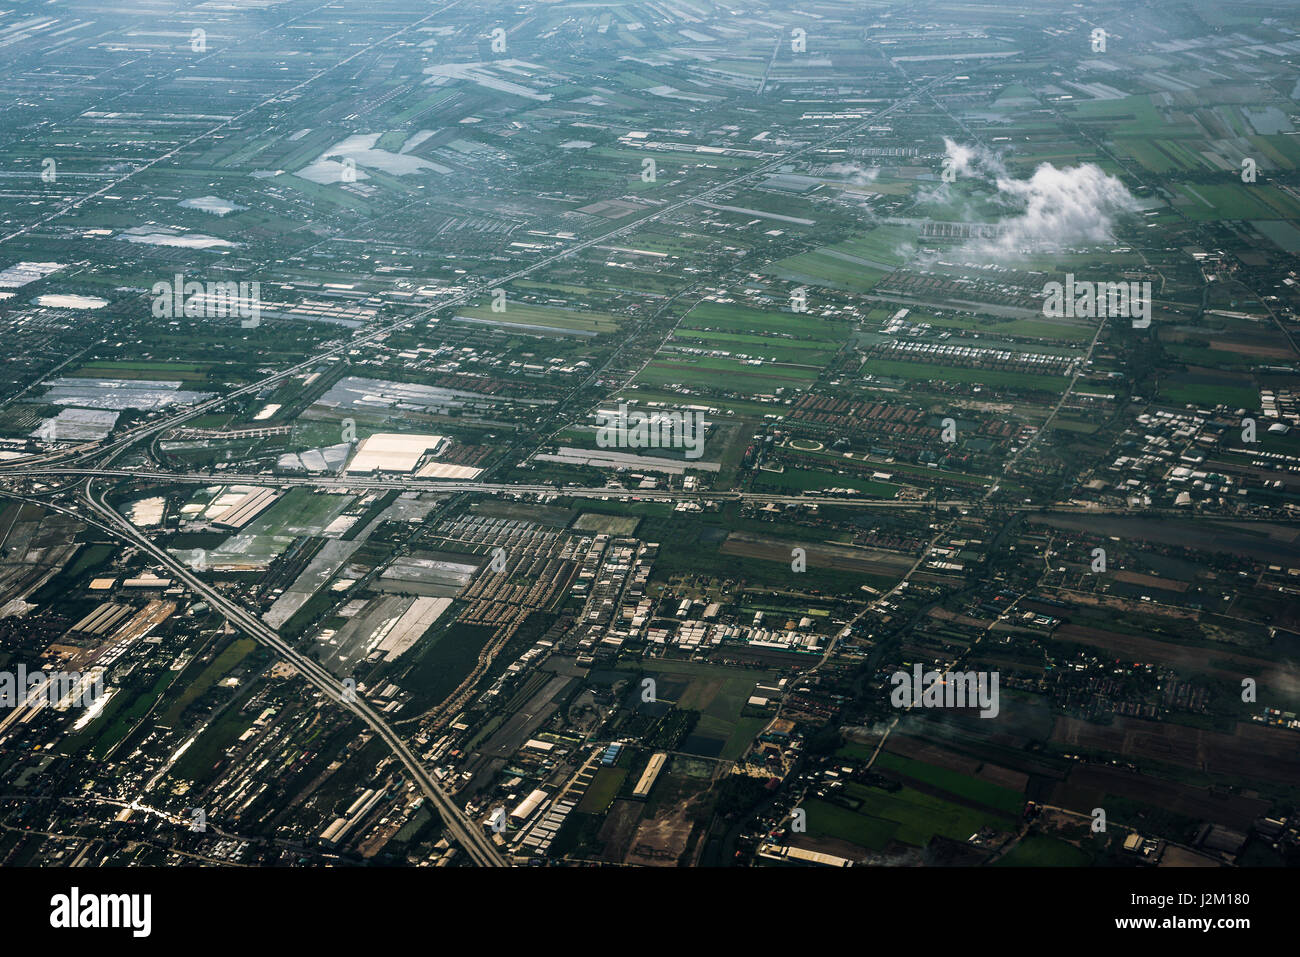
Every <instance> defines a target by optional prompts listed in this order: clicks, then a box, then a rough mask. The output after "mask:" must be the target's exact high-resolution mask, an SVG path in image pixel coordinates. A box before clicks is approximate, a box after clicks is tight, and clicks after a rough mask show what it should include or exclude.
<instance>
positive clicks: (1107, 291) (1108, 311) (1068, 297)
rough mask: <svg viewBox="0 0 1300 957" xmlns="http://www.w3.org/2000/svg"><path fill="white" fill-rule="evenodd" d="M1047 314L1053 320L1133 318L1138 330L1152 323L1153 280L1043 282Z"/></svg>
mask: <svg viewBox="0 0 1300 957" xmlns="http://www.w3.org/2000/svg"><path fill="white" fill-rule="evenodd" d="M1043 297H1044V298H1043V315H1044V316H1047V317H1049V318H1052V319H1075V318H1079V319H1099V318H1100V319H1105V318H1120V319H1132V320H1133V328H1134V329H1145V328H1146V327H1147V326H1149V325H1151V283H1150V281H1147V280H1143V281H1142V282H1089V281H1087V280H1084V281H1076V280H1075V278H1074V273H1066V274H1065V282H1064V283H1059V282H1049V283H1045V284H1044V285H1043Z"/></svg>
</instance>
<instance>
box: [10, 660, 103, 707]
mask: <svg viewBox="0 0 1300 957" xmlns="http://www.w3.org/2000/svg"><path fill="white" fill-rule="evenodd" d="M103 696H104V675H103V673H102V672H100V671H95V672H92V673H90V674H82V673H81V672H78V671H49V672H46V671H33V672H31V673H28V671H27V666H26V665H19V666H18V670H17V671H0V708H17V707H18V706H19V705H26V706H27V707H29V708H30V707H35V706H38V705H39V706H49V707H51V708H60V707H62V708H89V707H91V706H92V705H93V704H94V703H95V702H96V701H98V700H99V699H100V698H102V697H103Z"/></svg>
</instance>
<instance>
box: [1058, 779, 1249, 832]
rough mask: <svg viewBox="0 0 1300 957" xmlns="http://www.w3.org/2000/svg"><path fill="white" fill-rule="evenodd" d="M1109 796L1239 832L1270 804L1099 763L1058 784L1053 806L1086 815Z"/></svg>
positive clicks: (1117, 822)
mask: <svg viewBox="0 0 1300 957" xmlns="http://www.w3.org/2000/svg"><path fill="white" fill-rule="evenodd" d="M1108 794H1109V795H1112V796H1113V797H1117V798H1127V799H1129V800H1132V801H1139V802H1141V803H1143V804H1147V805H1150V806H1152V807H1158V808H1164V809H1165V810H1168V811H1172V812H1173V813H1175V814H1181V815H1183V816H1185V817H1191V818H1197V819H1200V820H1206V821H1214V822H1215V823H1216V824H1224V825H1226V826H1228V827H1234V828H1239V829H1248V828H1249V827H1250V825H1251V822H1253V821H1254V820H1255V819H1256V818H1257V817H1260V816H1262V815H1264V814H1265V813H1267V812H1268V809H1269V802H1268V801H1263V800H1260V799H1258V798H1249V797H1243V796H1242V795H1239V794H1223V793H1219V792H1214V791H1210V790H1208V789H1206V788H1198V787H1193V786H1192V785H1189V784H1179V783H1177V782H1174V781H1161V780H1159V779H1158V778H1153V777H1148V776H1146V775H1142V774H1138V773H1136V772H1134V771H1128V770H1125V769H1123V768H1112V767H1106V766H1104V765H1098V764H1081V765H1078V766H1077V767H1075V769H1074V770H1073V771H1071V772H1070V776H1069V778H1067V779H1066V780H1065V781H1062V782H1061V783H1059V784H1058V785H1056V788H1055V789H1054V790H1053V792H1052V797H1051V799H1050V803H1052V804H1055V805H1058V806H1060V807H1067V808H1070V809H1071V810H1075V811H1079V812H1081V813H1084V814H1087V813H1089V812H1091V810H1092V809H1093V808H1095V807H1100V806H1103V802H1104V799H1105V796H1106V795H1108ZM1115 823H1116V824H1125V825H1129V826H1132V825H1131V822H1128V821H1124V820H1116V822H1115Z"/></svg>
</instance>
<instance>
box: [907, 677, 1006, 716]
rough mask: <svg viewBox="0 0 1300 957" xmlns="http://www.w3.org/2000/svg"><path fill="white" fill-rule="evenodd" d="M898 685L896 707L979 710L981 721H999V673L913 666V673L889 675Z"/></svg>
mask: <svg viewBox="0 0 1300 957" xmlns="http://www.w3.org/2000/svg"><path fill="white" fill-rule="evenodd" d="M889 683H890V684H892V685H893V686H894V690H893V691H892V692H890V695H889V701H890V704H892V705H893V706H894V707H895V708H979V709H980V717H981V718H996V717H997V716H998V711H999V710H1000V706H999V704H998V673H997V672H996V671H958V672H952V671H946V672H943V673H942V674H941V673H940V672H938V671H923V670H922V668H921V666H920V665H919V664H918V665H913V666H912V673H911V674H908V673H907V672H906V671H895V672H894V673H893V674H892V675H890V676H889Z"/></svg>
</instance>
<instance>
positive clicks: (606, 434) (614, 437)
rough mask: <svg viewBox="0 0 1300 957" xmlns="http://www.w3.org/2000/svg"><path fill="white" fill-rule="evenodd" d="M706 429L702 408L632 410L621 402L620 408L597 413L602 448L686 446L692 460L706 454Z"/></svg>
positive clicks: (597, 427) (674, 447)
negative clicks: (700, 409)
mask: <svg viewBox="0 0 1300 957" xmlns="http://www.w3.org/2000/svg"><path fill="white" fill-rule="evenodd" d="M704 431H705V422H704V413H702V412H700V411H699V410H698V409H684V410H673V411H663V410H659V409H655V410H653V411H651V412H649V413H646V412H640V411H636V410H633V411H630V412H629V411H628V407H627V403H626V402H621V403H619V406H618V409H617V410H616V411H609V410H601V411H598V412H597V413H596V444H597V445H598V446H600V447H601V448H602V449H611V448H613V449H685V450H686V457H687V458H688V459H698V458H699V457H700V456H701V455H703V454H704Z"/></svg>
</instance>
